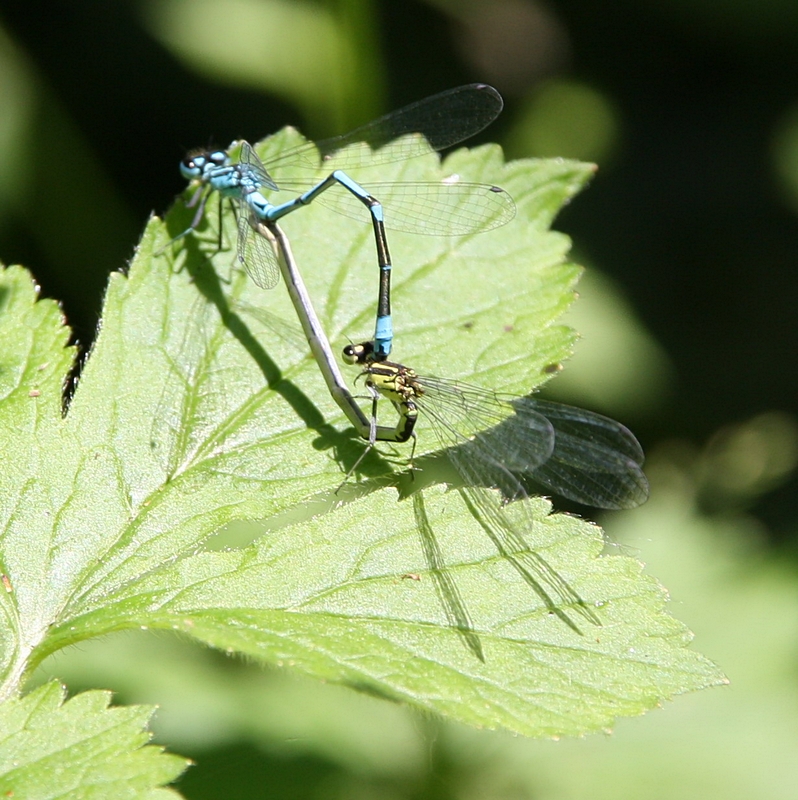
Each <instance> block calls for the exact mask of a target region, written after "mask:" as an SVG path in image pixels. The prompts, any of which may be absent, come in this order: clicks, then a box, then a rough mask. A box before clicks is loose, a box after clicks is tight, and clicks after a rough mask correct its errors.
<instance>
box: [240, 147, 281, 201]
mask: <svg viewBox="0 0 798 800" xmlns="http://www.w3.org/2000/svg"><path fill="white" fill-rule="evenodd" d="M240 145H241V147H240V150H239V155H238V165H239V168H240V170H241V176H242V179H243V182H244V189H245V190H247V189H248V190H249V191H252V190H253V189H261V188H268V189H273V190H275V191H276V190H277V184H276V183H275V182H274V180H272V177H271V175H269V173H268V172H267V171H266V167H264V166H263V162H262V161H261V160H260V158H258V154H257V153H256V152H255V150H254V149H253V148H252V145H251V144H250V143H249V142H247V141H244V140H243V139H242V140H241V142H240ZM247 181H249V184H247Z"/></svg>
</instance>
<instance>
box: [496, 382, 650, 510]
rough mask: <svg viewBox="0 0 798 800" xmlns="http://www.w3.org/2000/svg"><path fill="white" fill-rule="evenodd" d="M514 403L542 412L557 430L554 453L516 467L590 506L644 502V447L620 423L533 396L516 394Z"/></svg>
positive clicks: (645, 496) (619, 506) (614, 506)
mask: <svg viewBox="0 0 798 800" xmlns="http://www.w3.org/2000/svg"><path fill="white" fill-rule="evenodd" d="M513 405H514V407H515V408H516V409H529V410H531V411H533V412H536V413H538V414H541V415H542V416H544V417H546V419H548V420H549V422H550V423H551V425H552V427H553V428H554V449H553V451H552V453H551V456H550V457H549V458H548V459H547V460H546V461H545V463H543V464H541V465H540V466H539V467H536V468H534V469H532V470H529V469H528V467H524V466H523V465H522V464H516V465H513V466H514V468H515V467H518V471H522V472H529V474H530V476H531V477H532V479H533V480H535V481H538V482H540V483H542V484H543V485H544V486H546V487H548V488H549V489H551V490H552V491H553V492H556V493H557V494H560V495H562V496H563V497H568V498H570V499H571V500H575V501H576V502H578V503H584V504H585V505H589V506H596V507H598V508H608V509H622V508H635V507H636V506H639V505H640V504H641V503H644V502H645V501H646V499H647V498H648V491H649V489H648V480H647V479H646V476H645V474H644V473H643V469H642V466H643V461H644V455H643V450H642V448H641V447H640V443H639V442H638V441H637V439H636V438H635V437H634V434H633V433H632V432H631V431H630V430H629V429H628V428H626V427H625V426H624V425H621V423H620V422H616V421H615V420H613V419H610V418H609V417H605V416H602V415H601V414H595V413H593V412H592V411H587V410H585V409H583V408H574V407H573V406H567V405H563V404H561V403H552V402H548V401H545V400H539V399H537V398H534V397H521V398H518V399H517V400H515V401H514V402H513ZM510 425H511V426H512V423H510Z"/></svg>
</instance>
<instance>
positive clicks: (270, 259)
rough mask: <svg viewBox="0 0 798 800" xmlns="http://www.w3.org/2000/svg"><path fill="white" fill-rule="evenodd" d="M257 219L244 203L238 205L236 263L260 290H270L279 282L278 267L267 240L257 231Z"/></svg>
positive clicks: (270, 244)
mask: <svg viewBox="0 0 798 800" xmlns="http://www.w3.org/2000/svg"><path fill="white" fill-rule="evenodd" d="M258 223H259V221H258V218H257V217H256V216H255V215H254V214H253V213H252V211H250V209H249V207H248V206H247V205H246V204H244V203H239V204H238V242H237V246H236V254H237V257H238V262H239V263H240V264H241V266H242V267H243V268H244V269H245V270H246V272H247V274H248V275H249V277H250V278H252V280H253V281H255V283H256V284H257V285H258V286H260V287H261V289H272V288H274V287H275V286H276V285H277V283H278V281H279V280H280V265H279V263H278V262H277V255H276V253H275V252H274V247H273V246H272V243H271V241H270V240H269V239H267V238H266V236H264V235H263V234H262V233H260V230H259V224H258Z"/></svg>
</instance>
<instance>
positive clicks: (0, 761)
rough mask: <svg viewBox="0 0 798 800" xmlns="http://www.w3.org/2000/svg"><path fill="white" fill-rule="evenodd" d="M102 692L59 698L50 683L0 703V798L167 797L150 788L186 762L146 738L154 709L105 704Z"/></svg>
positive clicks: (61, 694)
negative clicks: (150, 743) (65, 699)
mask: <svg viewBox="0 0 798 800" xmlns="http://www.w3.org/2000/svg"><path fill="white" fill-rule="evenodd" d="M110 700H111V696H110V693H109V692H84V693H83V694H80V695H77V696H76V697H73V698H71V699H70V700H68V701H67V702H64V690H63V688H62V687H61V686H59V685H58V683H56V682H51V683H48V684H45V685H44V686H40V687H39V688H38V689H36V690H35V691H33V692H31V693H30V694H29V695H28V696H27V697H24V698H22V699H14V700H9V701H7V702H6V703H4V704H3V705H0V731H2V736H0V794H2V796H3V797H24V798H25V800H39V798H54V797H58V798H63V800H67V798H69V799H70V800H78V798H80V800H84V799H86V800H88V798H98V800H99V798H104V797H110V796H113V797H114V798H118V800H124V799H125V798H142V800H144V799H145V798H146V800H167V798H176V797H178V795H177V794H176V793H175V792H172V791H170V790H168V789H163V788H158V787H160V786H163V784H165V783H168V782H170V781H173V780H174V779H175V778H176V777H177V776H178V775H180V773H181V772H183V770H184V769H185V768H186V766H188V763H189V762H188V761H187V760H186V759H184V758H180V757H179V756H173V755H168V754H165V753H163V752H162V751H163V748H161V747H157V746H154V745H148V744H147V742H148V741H149V738H150V737H149V734H148V733H147V731H146V730H145V728H146V725H147V722H148V720H149V718H150V716H151V715H152V713H153V711H154V709H153V708H147V707H144V706H132V707H128V708H109V707H108V705H109V702H110Z"/></svg>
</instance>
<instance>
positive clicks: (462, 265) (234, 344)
mask: <svg viewBox="0 0 798 800" xmlns="http://www.w3.org/2000/svg"><path fill="white" fill-rule="evenodd" d="M296 143H297V134H296V133H294V132H291V131H287V132H284V133H282V134H279V135H277V136H275V137H273V138H272V139H270V140H269V141H268V142H267V143H266V145H265V147H264V149H263V150H262V151H261V152H262V155H264V157H265V160H266V161H267V164H268V159H267V158H266V157H267V156H268V152H278V151H280V150H281V149H283V148H286V147H290V146H292V145H294V144H296ZM330 166H331V165H330V164H327V165H326V169H329V168H330ZM450 173H457V174H458V175H461V176H462V177H463V179H464V180H469V181H482V182H487V183H491V184H493V183H496V184H499V185H502V186H503V187H505V188H506V189H507V190H508V191H509V192H510V193H511V195H512V196H513V197H514V198H515V201H516V203H517V205H518V214H517V218H516V219H515V220H514V221H513V222H512V223H510V224H509V225H507V226H505V227H504V228H502V229H500V230H496V231H493V232H490V233H485V234H482V235H479V236H476V235H472V236H461V237H443V236H409V235H403V234H394V233H391V234H390V243H391V248H392V252H393V256H394V264H395V270H394V274H395V294H394V314H395V317H396V328H397V345H396V352H397V356H400V357H401V359H402V360H403V361H405V362H406V363H408V364H411V365H412V366H413V367H415V368H417V369H418V370H419V371H425V372H428V373H433V374H435V373H438V374H443V375H445V376H447V377H452V378H466V379H468V380H469V381H472V382H474V383H479V384H481V385H484V386H486V387H489V388H494V389H497V390H502V391H511V392H517V393H526V392H529V391H531V390H532V389H534V388H535V387H536V386H538V385H539V384H541V383H542V382H543V381H544V380H546V379H547V378H548V377H549V376H550V374H551V372H552V369H551V367H552V365H554V364H559V363H560V362H561V361H563V360H564V359H565V358H567V356H568V353H569V351H570V347H571V345H572V343H573V340H574V334H573V332H572V331H570V330H569V329H567V328H565V327H562V326H559V325H557V324H556V320H557V318H558V317H559V315H560V314H561V313H562V312H563V311H564V310H565V309H566V308H567V306H568V305H569V303H570V302H571V300H572V299H573V285H574V283H575V281H576V280H577V278H578V275H579V269H578V268H577V267H575V266H574V265H572V264H568V263H567V262H565V255H566V253H567V250H568V247H569V242H568V240H567V238H566V237H564V236H562V235H560V234H557V233H552V232H550V231H549V230H548V228H549V225H550V223H551V221H552V219H553V218H554V216H555V214H556V213H557V211H558V210H559V208H560V207H561V206H562V204H563V203H564V202H567V201H568V200H569V199H570V198H571V197H572V196H573V195H574V194H575V193H576V192H577V191H578V190H579V188H580V187H581V186H582V185H583V184H584V182H585V181H586V179H587V178H588V177H589V175H590V173H591V169H590V167H589V166H587V165H583V164H578V163H574V162H565V161H541V162H529V161H527V162H515V163H512V164H508V165H505V164H503V163H502V161H501V154H500V152H499V150H498V148H495V147H488V148H481V149H478V150H474V151H471V152H468V151H464V150H461V151H458V152H457V153H455V154H454V155H453V156H451V157H450V158H449V159H448V160H447V161H446V163H445V165H444V167H443V172H442V171H441V166H440V164H439V162H438V159H437V157H436V156H435V155H434V154H430V155H429V157H427V156H424V157H422V158H416V159H413V160H412V161H409V162H397V163H396V164H392V165H390V164H389V165H388V166H387V167H386V166H385V165H383V166H382V167H381V168H380V170H379V171H378V174H379V178H380V180H382V181H385V180H435V179H440V176H441V175H442V174H450ZM358 178H360V174H358ZM281 179H283V176H279V177H278V180H281ZM363 181H364V183H365V184H366V185H368V178H367V177H364V178H363ZM212 205H213V204H211V206H212ZM387 207H388V209H389V213H390V206H387ZM192 214H193V211H192V210H187V209H185V208H182V207H177V208H176V209H175V210H174V211H173V212H172V213H171V214H170V215H169V218H168V220H167V223H166V226H164V224H163V223H161V222H160V221H159V220H157V219H153V220H152V221H151V223H150V225H149V226H148V228H147V231H146V232H145V234H144V237H143V239H142V242H141V244H140V246H139V249H138V251H137V254H136V256H135V258H134V260H133V263H132V265H131V269H130V272H129V274H128V275H121V274H114V275H112V276H111V280H110V283H109V288H108V293H107V296H106V300H105V307H104V311H103V322H102V328H101V331H100V335H99V336H98V339H97V342H96V345H95V347H94V349H93V351H92V353H91V355H90V357H89V359H88V361H87V363H86V365H85V367H84V370H83V372H82V375H81V379H80V383H79V384H78V386H77V388H76V391H75V393H74V397H73V399H72V402H71V405H70V408H69V411H68V413H67V415H66V417H65V418H62V416H61V413H60V386H61V381H62V380H63V374H64V372H65V369H66V367H67V365H68V363H69V358H70V353H69V352H68V351H66V350H64V342H65V339H66V333H65V331H64V330H63V329H62V328H60V327H59V325H58V319H57V309H56V308H55V306H54V305H53V304H51V303H34V302H33V292H32V288H31V286H30V283H29V281H28V280H27V279H26V278H25V276H24V275H23V273H22V272H21V271H20V270H7V271H6V272H4V273H3V274H2V283H1V284H0V290H3V287H5V289H4V291H6V292H7V296H8V297H9V298H12V299H14V298H17V299H16V300H15V302H13V303H6V304H5V305H4V315H3V317H2V319H3V320H4V323H3V324H4V325H6V326H7V331H8V334H7V336H4V341H6V342H8V344H7V346H6V348H5V352H4V358H5V359H6V360H5V362H4V364H3V371H2V373H0V376H2V379H4V380H6V381H7V383H8V386H9V389H8V391H7V392H5V394H4V395H3V397H4V398H5V399H4V400H3V402H2V403H0V417H2V419H0V423H2V424H0V430H2V431H3V433H2V436H3V437H4V444H5V445H6V448H5V451H4V452H5V453H6V454H7V457H6V458H5V459H4V461H3V465H2V468H0V469H2V470H3V477H2V484H1V485H2V487H3V489H4V491H3V494H2V497H1V498H0V503H2V506H1V507H0V524H1V525H2V539H1V540H0V547H2V571H3V573H4V574H5V575H6V576H7V580H8V586H9V587H10V591H7V592H5V593H2V592H0V603H2V608H3V610H4V627H5V631H4V644H5V651H4V652H5V654H6V655H5V661H4V671H3V680H4V683H3V685H4V686H5V691H6V693H7V694H9V695H10V694H13V693H14V692H15V691H16V690H17V688H18V686H19V684H20V680H21V679H22V677H23V676H24V675H27V674H29V673H30V671H31V670H32V669H33V668H34V667H35V666H36V665H37V664H38V663H40V662H41V660H42V659H44V658H45V657H46V656H47V655H48V654H50V653H52V652H55V651H56V650H58V649H59V648H62V647H64V646H67V645H69V644H74V643H76V642H80V641H82V640H85V639H88V638H90V637H94V636H100V635H103V634H105V633H108V632H110V631H113V630H120V629H125V628H139V627H151V628H161V629H168V630H176V631H181V632H183V633H185V634H188V635H189V636H192V637H194V638H196V639H198V640H200V641H203V642H207V643H208V644H210V645H212V646H214V647H216V648H221V649H224V650H227V651H229V652H240V653H246V654H247V655H249V656H252V657H254V658H257V659H259V660H261V661H263V662H265V663H270V664H280V665H288V666H292V667H294V668H295V669H300V670H302V671H304V672H306V673H307V674H310V675H313V676H316V677H320V678H323V679H326V680H331V681H337V682H341V683H344V684H347V685H350V686H353V687H356V688H359V689H361V690H364V691H368V692H370V693H373V694H377V695H380V696H384V697H387V698H391V699H395V700H401V701H404V702H408V703H412V704H415V705H417V706H420V707H423V708H425V709H428V710H431V711H434V712H437V713H441V714H445V715H448V716H450V717H452V718H454V719H458V720H461V721H464V722H467V723H470V724H473V725H479V726H485V727H504V728H507V729H509V730H512V731H516V732H519V733H523V734H526V735H530V736H557V735H565V734H572V735H574V734H579V733H583V732H586V731H591V730H597V729H602V728H606V727H607V726H609V725H610V724H611V723H612V721H613V720H614V719H615V718H616V717H618V716H620V715H631V714H639V713H641V712H642V711H644V710H645V709H648V708H651V707H653V706H655V705H657V704H659V703H660V702H661V701H662V700H663V699H664V698H667V697H671V696H673V695H674V694H677V693H679V692H684V691H689V690H693V689H697V688H701V687H704V686H707V685H711V684H714V683H718V682H721V681H722V680H723V676H722V675H721V673H720V672H719V671H718V669H717V668H716V667H715V666H714V665H713V664H711V663H710V662H708V661H707V660H706V659H704V658H702V657H701V656H700V655H698V654H696V653H695V652H693V651H692V650H689V649H687V647H686V645H687V644H688V642H689V640H690V634H689V632H688V631H687V630H686V629H685V628H684V627H683V626H682V625H681V624H680V623H678V622H677V621H675V620H674V619H672V618H671V617H670V616H669V615H667V614H666V613H665V612H664V610H663V605H664V602H665V596H664V592H663V590H662V589H661V588H660V587H659V586H658V585H657V584H656V583H655V582H654V581H653V580H651V579H650V578H646V577H644V576H642V575H641V567H640V565H639V564H638V563H637V562H635V561H634V560H632V559H629V558H625V557H620V556H612V557H607V556H601V555H600V551H601V548H602V545H603V542H602V538H601V533H600V531H599V529H598V528H596V527H595V526H593V525H591V524H589V523H586V522H584V521H581V520H579V519H577V518H575V517H571V516H566V515H559V514H552V513H551V506H550V504H549V503H548V502H547V501H545V500H543V499H533V500H530V501H528V502H525V503H524V504H523V505H522V504H519V503H516V504H512V505H511V506H510V507H507V508H501V509H499V508H497V512H496V513H502V514H504V513H506V514H507V515H508V517H515V516H517V517H518V520H520V522H519V524H523V530H524V533H525V535H526V537H527V541H528V544H529V546H530V547H531V548H532V549H533V551H534V552H535V553H536V554H537V557H538V558H540V559H545V562H546V563H547V565H548V569H550V570H552V573H551V574H552V575H556V576H557V579H558V580H560V581H562V582H563V585H567V586H568V587H570V589H571V590H572V592H573V593H574V596H577V597H578V598H581V599H582V601H583V602H584V604H585V606H586V608H589V609H590V610H591V615H595V617H596V618H597V620H598V621H600V622H601V625H594V624H592V623H591V622H589V621H588V620H587V619H585V618H583V617H578V616H574V615H573V614H572V613H571V612H573V611H574V610H577V611H578V609H575V608H573V607H570V608H563V609H561V610H562V613H561V614H560V615H559V616H558V615H557V614H553V613H551V608H550V606H549V605H547V604H546V603H545V602H544V601H543V600H542V599H541V597H540V596H539V594H538V593H536V592H535V591H533V589H532V588H531V587H530V585H529V582H528V581H527V580H525V579H524V578H523V576H522V575H520V574H519V572H518V571H517V570H515V569H513V567H512V564H511V563H510V562H509V561H508V560H507V559H505V558H502V557H500V556H499V555H498V554H497V553H496V551H495V549H494V548H493V545H492V543H491V541H490V540H489V539H488V538H487V537H486V536H485V533H484V531H483V528H482V527H481V525H480V521H479V520H478V519H475V517H474V516H473V515H472V514H471V512H470V510H469V508H468V507H467V506H466V504H464V503H463V501H462V498H461V496H460V494H459V493H456V492H446V491H444V489H443V487H442V486H440V485H437V486H436V485H435V484H440V483H442V482H444V481H445V479H446V475H445V473H444V472H442V471H438V468H437V467H436V466H435V465H434V463H430V466H429V467H428V468H425V470H424V472H423V473H419V475H418V476H417V477H415V478H412V479H411V477H410V476H409V473H408V471H407V469H406V462H405V459H406V457H407V455H408V452H407V450H405V449H402V448H401V447H397V448H396V449H395V450H392V449H391V448H383V447H378V448H375V450H374V451H372V452H371V453H370V454H369V456H368V457H367V458H366V459H365V460H364V461H363V463H362V465H361V466H360V470H359V473H360V475H361V477H362V479H361V480H360V481H359V482H357V483H355V480H354V479H352V480H350V482H349V483H348V484H347V486H345V487H344V489H343V490H342V491H341V492H340V494H339V493H336V489H337V488H338V487H339V486H340V484H341V482H342V480H343V477H344V475H345V474H346V473H347V471H348V470H349V469H350V468H351V467H352V465H353V464H355V462H356V461H357V459H358V458H359V456H360V454H361V453H362V450H363V442H361V441H360V440H358V439H357V438H356V437H355V436H354V434H353V432H352V431H351V429H350V428H349V426H348V425H347V424H346V421H345V420H344V419H343V417H342V414H341V412H340V410H339V409H338V407H337V406H336V405H335V403H334V402H333V401H332V400H331V398H330V397H329V395H328V394H327V392H326V390H325V388H324V383H323V381H322V379H321V376H320V374H319V371H318V369H317V367H316V365H315V364H314V363H313V361H312V360H311V359H310V357H309V355H308V351H307V347H306V346H303V345H302V344H300V345H297V344H296V341H295V338H296V337H295V336H293V335H290V334H289V335H286V333H285V331H286V327H287V328H288V329H289V330H291V329H292V326H291V325H290V324H288V325H286V324H285V323H283V324H280V325H277V326H275V325H274V324H273V320H274V318H275V316H276V317H277V318H280V319H283V320H287V319H291V316H292V312H291V307H290V303H289V301H288V298H287V296H286V293H285V291H284V290H283V289H281V288H278V289H276V290H274V291H272V292H269V293H265V292H262V291H261V290H259V289H257V288H256V287H255V286H254V285H253V284H252V283H251V282H250V281H249V280H248V278H247V277H246V276H245V275H243V274H241V273H240V272H237V271H235V270H231V262H232V253H231V252H230V250H229V249H224V250H223V251H222V252H221V253H217V252H216V250H217V247H216V241H217V232H216V231H215V230H214V229H213V226H212V225H210V224H209V225H208V227H206V228H205V229H203V231H201V232H200V233H198V234H197V235H195V236H189V237H186V238H184V239H182V240H180V241H179V242H178V243H175V244H173V245H171V246H167V247H166V249H165V250H164V247H165V246H166V245H167V244H168V242H169V240H170V238H171V237H172V236H174V235H175V234H176V233H178V232H180V231H182V230H184V229H185V228H186V226H187V224H188V221H189V220H190V218H191V215H192ZM364 216H365V215H364ZM208 217H209V218H211V219H215V218H216V217H215V214H212V213H209V214H208ZM284 227H285V229H286V231H287V233H288V235H289V237H290V238H291V241H292V244H293V247H294V251H295V255H296V258H297V262H298V264H299V267H300V269H301V270H302V272H303V274H304V276H305V279H306V281H307V283H308V286H309V289H310V292H311V295H312V297H313V298H314V299H315V302H316V305H317V311H318V312H319V316H320V318H321V320H322V322H323V324H324V326H325V329H326V331H327V332H328V335H329V337H330V339H331V340H332V342H333V346H334V349H335V350H336V352H340V348H341V347H343V345H344V344H345V343H346V342H347V341H348V340H349V337H351V339H352V340H355V341H358V340H361V339H364V338H368V336H369V334H370V332H371V330H372V327H373V318H374V313H375V305H376V289H377V278H378V275H377V272H378V271H377V269H376V268H375V255H374V251H373V241H372V235H371V230H370V228H369V226H368V225H358V224H357V223H355V222H352V221H351V220H349V219H347V218H343V217H339V216H337V215H335V214H333V213H332V212H329V211H328V210H327V209H325V208H323V207H321V206H315V205H314V207H313V208H312V209H309V210H304V211H300V212H299V213H296V214H293V215H291V216H289V217H288V218H286V220H285V225H284ZM233 236H234V226H233V224H232V220H228V226H227V227H226V229H225V241H226V242H227V243H229V242H230V241H232V240H233V239H232V237H233ZM251 307H256V308H260V307H263V308H264V309H265V310H266V313H259V312H257V313H249V312H247V311H246V309H249V308H251ZM30 320H39V323H38V326H34V325H33V323H32V322H31V321H30ZM28 340H30V342H29V343H28V344H27V345H25V342H26V341H28ZM353 378H354V375H353ZM34 379H35V381H36V383H35V385H36V387H37V389H36V394H35V396H31V392H30V387H31V386H33V385H34V383H33V382H32V381H34ZM388 413H390V409H388V408H383V409H382V414H388ZM383 423H386V421H385V420H384V419H383ZM417 431H418V447H417V455H423V454H424V453H426V452H429V451H432V450H434V449H435V448H436V443H435V441H434V437H432V435H431V432H430V430H429V429H428V428H426V427H425V426H424V422H423V420H422V421H421V422H420V423H419V426H418V428H417ZM366 476H367V477H366ZM397 486H401V488H402V494H401V495H400V494H399V493H398V492H397V489H396V487H397ZM400 496H401V497H403V498H405V499H401V500H400V499H399V498H400ZM491 500H492V502H495V503H496V504H497V506H498V503H499V499H498V498H491ZM486 502H487V501H486ZM244 520H252V521H253V522H252V523H251V524H250V526H249V532H250V542H249V543H248V544H247V543H245V544H243V545H241V546H239V547H235V548H232V549H224V548H225V540H224V538H223V537H221V538H220V539H219V540H210V539H209V537H211V536H212V535H213V534H215V533H217V532H219V531H220V530H222V529H224V528H225V526H229V525H230V524H232V523H240V522H241V521H244ZM567 621H568V622H567ZM566 623H567V624H566Z"/></svg>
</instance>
